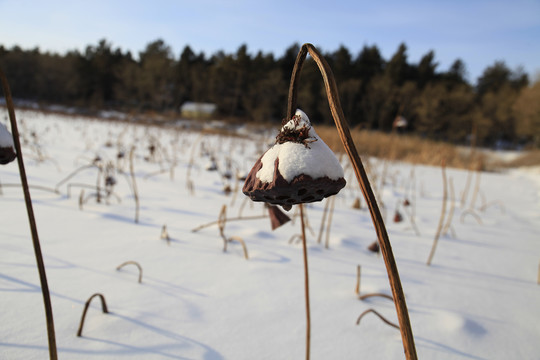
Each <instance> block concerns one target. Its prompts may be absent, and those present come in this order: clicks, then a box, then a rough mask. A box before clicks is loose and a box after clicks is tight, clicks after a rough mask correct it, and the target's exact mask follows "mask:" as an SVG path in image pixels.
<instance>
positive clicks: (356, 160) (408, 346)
mask: <svg viewBox="0 0 540 360" xmlns="http://www.w3.org/2000/svg"><path fill="white" fill-rule="evenodd" d="M308 52H309V54H310V55H311V57H312V58H313V60H314V61H315V63H316V64H317V66H318V67H319V70H320V72H321V75H322V77H323V81H324V86H325V90H326V94H327V97H328V104H329V106H330V112H331V113H332V117H333V119H334V122H335V125H336V128H337V130H338V133H339V137H340V139H341V142H342V143H343V147H344V148H345V152H346V153H347V155H348V156H349V159H350V161H351V164H352V166H353V169H354V173H355V175H356V178H357V180H358V183H359V185H360V188H361V190H362V194H363V195H364V198H365V201H366V204H367V206H368V208H369V212H370V214H371V219H372V221H373V225H374V226H375V231H376V232H377V237H378V239H379V244H380V248H381V253H382V256H383V258H384V263H385V265H386V271H387V273H388V280H389V282H390V287H391V289H392V295H393V298H394V299H395V301H394V304H395V306H396V312H397V316H398V320H399V324H400V326H399V328H400V331H401V338H402V341H403V347H404V350H405V356H406V358H407V359H408V360H414V359H417V358H418V357H417V354H416V347H415V344H414V337H413V333H412V328H411V324H410V320H409V312H408V310H407V304H406V302H405V295H404V293H403V288H402V286H401V280H400V278H399V272H398V269H397V265H396V261H395V259H394V254H393V252H392V246H391V244H390V239H389V238H388V233H387V232H386V228H385V226H384V221H383V218H382V215H381V212H380V210H379V207H378V205H377V201H376V198H375V195H374V193H373V190H372V189H371V185H370V183H369V180H368V177H367V174H366V171H365V169H364V166H363V164H362V161H361V160H360V156H359V155H358V151H357V150H356V146H355V145H354V141H353V139H352V136H351V133H350V130H349V126H348V124H347V121H346V120H345V115H344V114H343V109H342V108H341V104H340V101H339V95H338V94H339V93H338V89H337V85H336V81H335V79H334V75H333V73H332V70H331V69H330V66H329V65H328V63H327V62H326V60H325V59H324V58H323V57H322V56H321V54H320V53H319V52H318V50H317V49H316V48H315V47H314V46H313V45H311V44H304V45H302V47H301V48H300V51H299V53H298V56H297V57H296V62H295V64H294V69H293V73H292V76H291V82H290V86H289V100H288V104H287V118H288V119H290V118H291V117H292V116H293V112H294V111H295V109H296V98H297V88H298V83H299V81H300V72H301V70H302V66H303V63H304V60H305V59H306V56H307V54H308Z"/></svg>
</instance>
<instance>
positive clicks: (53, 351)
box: [0, 69, 58, 360]
mask: <svg viewBox="0 0 540 360" xmlns="http://www.w3.org/2000/svg"><path fill="white" fill-rule="evenodd" d="M0 80H1V82H2V89H3V91H4V97H5V99H6V107H7V109H8V114H9V120H10V123H11V132H12V135H13V145H14V148H15V152H16V154H17V164H18V166H19V175H20V178H21V185H22V189H23V194H24V201H25V204H26V211H27V214H28V222H29V224H30V232H31V235H32V244H33V247H34V255H35V257H36V263H37V268H38V273H39V280H40V284H41V293H42V295H43V304H44V307H45V318H46V322H47V336H48V345H49V358H50V359H51V360H56V359H58V352H57V348H56V335H55V331H54V319H53V312H52V305H51V297H50V293H49V285H48V283H47V275H46V273H45V264H44V262H43V255H42V253H41V245H40V243H39V236H38V231H37V224H36V219H35V216H34V208H33V207H32V199H31V197H30V189H29V186H28V178H27V177H26V169H25V167H24V161H23V153H22V148H21V141H20V138H19V130H18V127H17V119H16V118H15V108H14V106H13V99H12V97H11V91H10V89H9V84H8V81H7V78H6V76H5V75H4V72H3V71H2V69H0Z"/></svg>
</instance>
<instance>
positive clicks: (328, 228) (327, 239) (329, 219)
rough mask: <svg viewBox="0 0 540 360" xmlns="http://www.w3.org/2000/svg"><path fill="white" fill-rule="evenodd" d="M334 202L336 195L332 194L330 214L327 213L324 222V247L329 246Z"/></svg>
mask: <svg viewBox="0 0 540 360" xmlns="http://www.w3.org/2000/svg"><path fill="white" fill-rule="evenodd" d="M335 202H336V197H335V196H332V197H331V198H330V214H328V224H326V241H325V242H324V247H325V248H326V249H328V248H330V227H331V226H332V216H333V215H334V204H335Z"/></svg>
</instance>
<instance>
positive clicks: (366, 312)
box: [356, 309, 399, 330]
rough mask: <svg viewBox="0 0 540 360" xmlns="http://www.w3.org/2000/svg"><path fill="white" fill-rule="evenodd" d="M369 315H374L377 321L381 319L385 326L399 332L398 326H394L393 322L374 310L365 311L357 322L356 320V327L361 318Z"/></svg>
mask: <svg viewBox="0 0 540 360" xmlns="http://www.w3.org/2000/svg"><path fill="white" fill-rule="evenodd" d="M369 313H374V314H375V315H377V316H378V317H379V319H381V320H382V321H384V322H385V323H386V324H388V325H390V326H392V327H395V328H396V329H398V330H399V326H398V325H396V324H394V323H393V322H391V321H389V320H387V319H386V318H385V317H384V316H382V315H381V314H379V313H378V312H377V311H376V310H374V309H367V310H366V311H364V312H363V313H361V314H360V316H359V317H358V320H356V325H360V320H362V318H363V317H364V315H366V314H369Z"/></svg>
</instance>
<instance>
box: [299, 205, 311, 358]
mask: <svg viewBox="0 0 540 360" xmlns="http://www.w3.org/2000/svg"><path fill="white" fill-rule="evenodd" d="M299 208H300V223H301V227H302V255H303V259H304V292H305V298H306V359H307V360H309V354H310V348H311V346H310V345H311V311H310V306H309V272H308V256H307V244H306V229H305V226H304V204H299Z"/></svg>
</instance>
